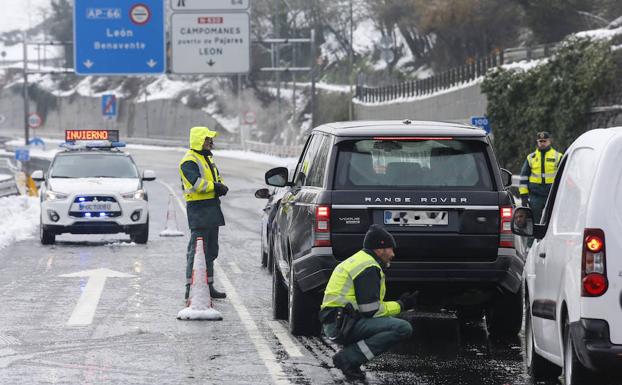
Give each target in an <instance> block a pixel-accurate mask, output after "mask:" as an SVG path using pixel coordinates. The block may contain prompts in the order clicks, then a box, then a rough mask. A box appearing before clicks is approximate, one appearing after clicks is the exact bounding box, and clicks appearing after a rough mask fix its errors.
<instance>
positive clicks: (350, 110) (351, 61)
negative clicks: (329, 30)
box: [348, 0, 354, 120]
mask: <svg viewBox="0 0 622 385" xmlns="http://www.w3.org/2000/svg"><path fill="white" fill-rule="evenodd" d="M353 41H354V17H353V11H352V0H350V49H349V52H348V56H349V58H348V59H349V63H348V64H349V67H350V73H349V74H348V80H349V82H350V101H349V103H348V120H352V119H353V118H354V116H353V115H354V111H353V105H352V104H353V102H352V99H353V98H354V86H353V83H354V46H353Z"/></svg>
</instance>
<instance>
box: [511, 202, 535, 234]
mask: <svg viewBox="0 0 622 385" xmlns="http://www.w3.org/2000/svg"><path fill="white" fill-rule="evenodd" d="M512 232H513V233H514V234H516V235H521V236H523V237H533V212H532V211H531V209H530V208H527V207H519V208H517V209H516V210H514V216H513V217H512Z"/></svg>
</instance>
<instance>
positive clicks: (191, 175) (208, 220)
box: [179, 127, 229, 301]
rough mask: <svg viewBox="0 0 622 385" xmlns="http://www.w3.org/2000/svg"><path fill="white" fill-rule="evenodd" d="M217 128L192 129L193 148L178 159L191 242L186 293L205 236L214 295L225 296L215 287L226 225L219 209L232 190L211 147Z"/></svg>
mask: <svg viewBox="0 0 622 385" xmlns="http://www.w3.org/2000/svg"><path fill="white" fill-rule="evenodd" d="M216 136H218V133H217V132H216V131H212V130H210V129H209V128H207V127H192V128H191V129H190V149H189V150H188V151H187V152H186V154H185V155H184V157H183V158H182V160H181V162H179V175H180V177H181V182H182V185H183V190H184V198H185V199H186V209H187V214H188V226H189V228H190V231H191V233H190V242H189V243H188V250H187V254H186V295H185V299H186V301H187V300H188V297H189V294H190V285H191V283H192V267H193V264H194V254H195V248H196V241H197V238H198V237H203V247H204V251H205V264H206V266H207V274H208V284H209V290H210V295H211V297H212V298H226V296H227V295H226V293H224V292H221V291H218V290H217V289H216V288H215V287H214V260H215V259H216V257H218V228H219V227H220V226H224V225H225V218H224V216H223V214H222V211H221V209H220V197H221V196H224V195H226V194H227V191H228V190H229V189H228V188H227V186H226V185H225V184H223V180H222V177H221V176H220V172H218V168H217V167H216V164H215V163H214V160H213V155H212V148H213V146H214V138H215V137H216Z"/></svg>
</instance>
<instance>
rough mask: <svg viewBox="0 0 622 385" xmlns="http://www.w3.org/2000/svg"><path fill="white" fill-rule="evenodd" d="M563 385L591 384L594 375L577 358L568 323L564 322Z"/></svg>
mask: <svg viewBox="0 0 622 385" xmlns="http://www.w3.org/2000/svg"><path fill="white" fill-rule="evenodd" d="M563 377H564V384H565V385H582V384H593V383H595V382H594V378H593V377H594V374H593V373H592V372H590V371H589V370H588V369H587V368H586V367H585V366H583V364H581V361H579V358H578V357H577V353H576V352H575V349H574V343H573V342H572V335H571V334H570V323H569V322H568V320H567V319H566V320H565V321H564V374H563Z"/></svg>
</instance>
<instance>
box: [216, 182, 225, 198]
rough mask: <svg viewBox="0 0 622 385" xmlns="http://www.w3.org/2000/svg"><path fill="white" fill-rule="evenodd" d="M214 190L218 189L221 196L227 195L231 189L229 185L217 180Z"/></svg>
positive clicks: (217, 192) (217, 193)
mask: <svg viewBox="0 0 622 385" xmlns="http://www.w3.org/2000/svg"><path fill="white" fill-rule="evenodd" d="M214 191H216V195H218V196H219V197H221V196H225V195H227V192H228V191H229V187H227V186H226V185H224V184H222V183H220V182H215V183H214Z"/></svg>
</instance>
